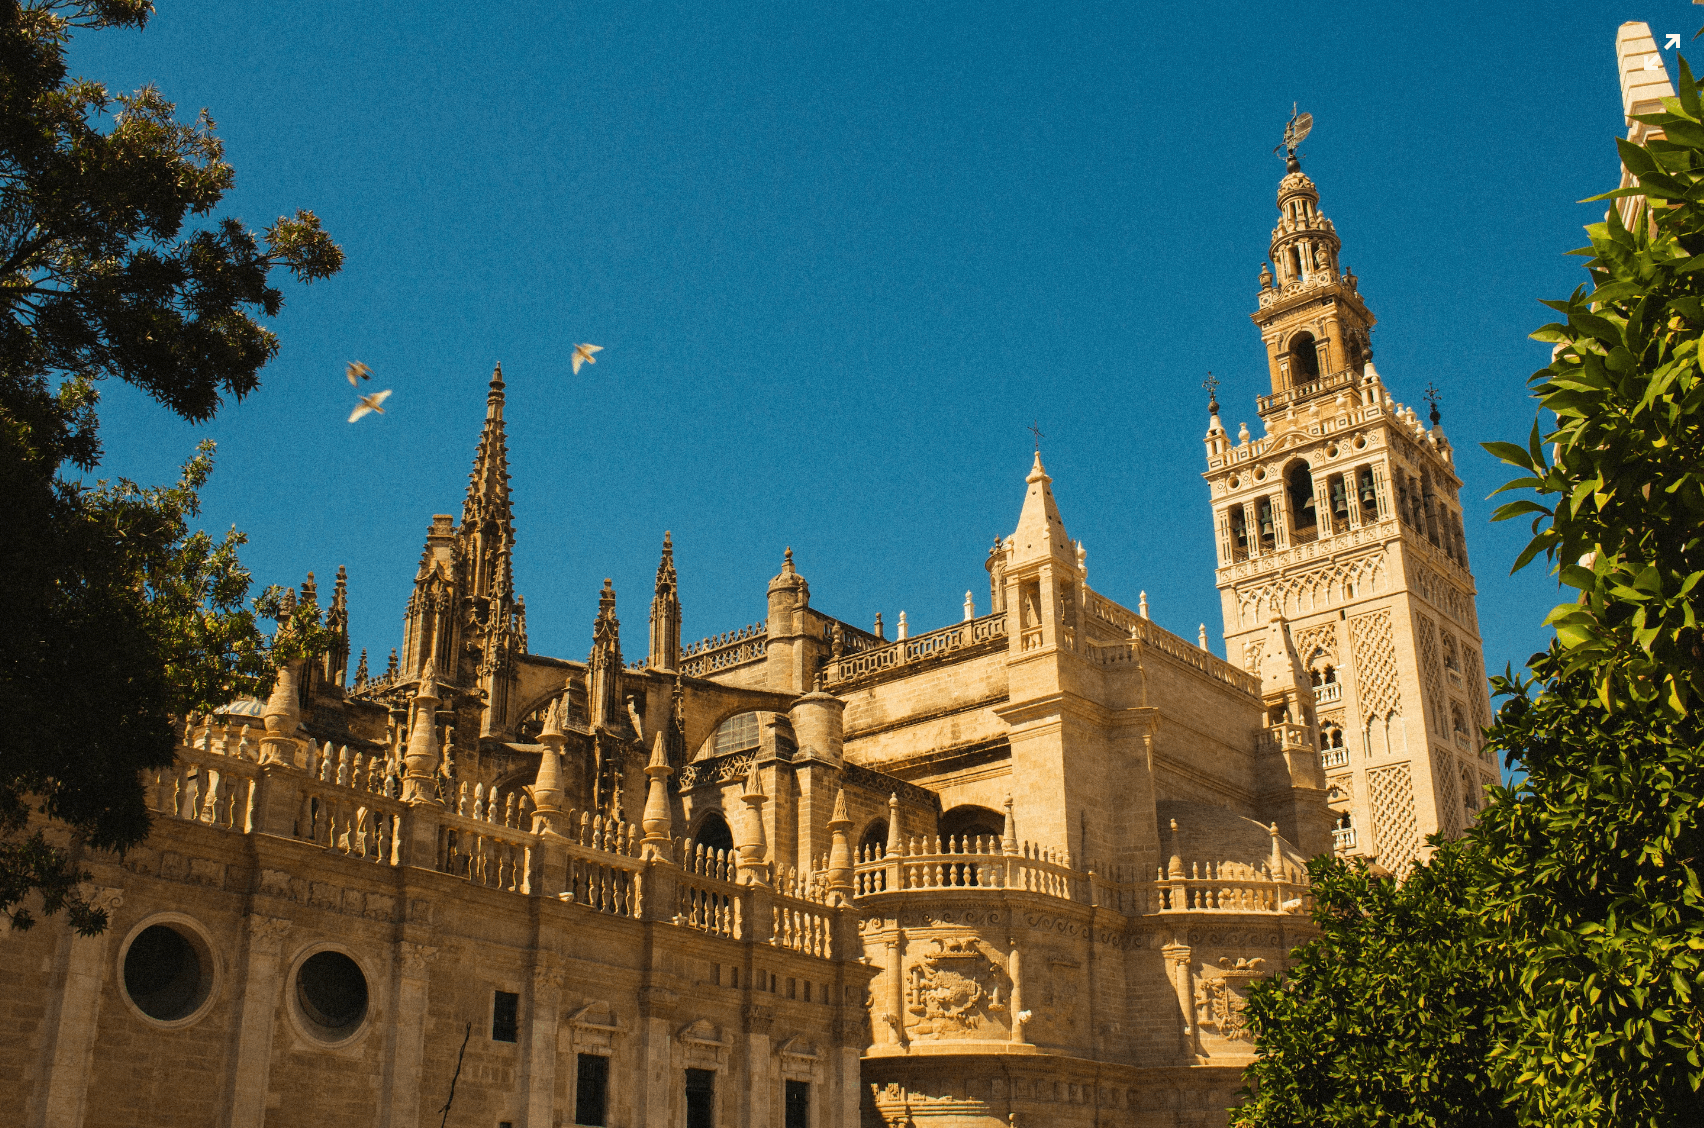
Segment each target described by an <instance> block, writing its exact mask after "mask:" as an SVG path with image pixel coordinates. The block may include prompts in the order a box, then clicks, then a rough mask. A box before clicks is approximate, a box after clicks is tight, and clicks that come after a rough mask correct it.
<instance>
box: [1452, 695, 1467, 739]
mask: <svg viewBox="0 0 1704 1128" xmlns="http://www.w3.org/2000/svg"><path fill="white" fill-rule="evenodd" d="M1450 727H1451V728H1452V729H1454V730H1455V731H1456V732H1457V733H1458V734H1459V735H1461V736H1466V735H1467V718H1466V717H1464V716H1462V713H1461V706H1460V705H1457V704H1456V703H1455V702H1454V701H1452V702H1450Z"/></svg>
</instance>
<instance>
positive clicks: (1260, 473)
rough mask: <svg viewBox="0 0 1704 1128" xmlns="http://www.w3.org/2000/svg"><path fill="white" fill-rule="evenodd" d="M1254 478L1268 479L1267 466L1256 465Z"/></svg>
mask: <svg viewBox="0 0 1704 1128" xmlns="http://www.w3.org/2000/svg"><path fill="white" fill-rule="evenodd" d="M1254 480H1255V481H1257V482H1264V481H1266V467H1264V466H1256V467H1255V468H1254Z"/></svg>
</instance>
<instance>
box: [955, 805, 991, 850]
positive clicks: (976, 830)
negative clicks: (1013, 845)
mask: <svg viewBox="0 0 1704 1128" xmlns="http://www.w3.org/2000/svg"><path fill="white" fill-rule="evenodd" d="M939 825H940V828H941V840H942V849H946V848H947V847H946V842H947V840H948V839H957V840H958V841H959V842H960V843H961V846H960V847H959V848H960V849H963V848H964V847H963V846H962V843H964V842H966V841H974V840H976V839H978V838H982V839H991V840H992V842H993V845H994V847H995V849H998V848H999V844H1000V836H1001V835H1002V834H1004V833H1005V831H1006V816H1005V815H1003V814H1001V813H1000V812H999V811H991V810H989V809H988V808H987V807H977V806H973V805H971V804H965V805H964V806H961V807H954V808H953V809H952V810H950V811H946V812H943V813H942V815H941V821H940V824H939ZM982 848H983V849H984V850H987V849H988V844H987V843H984V844H983V847H982Z"/></svg>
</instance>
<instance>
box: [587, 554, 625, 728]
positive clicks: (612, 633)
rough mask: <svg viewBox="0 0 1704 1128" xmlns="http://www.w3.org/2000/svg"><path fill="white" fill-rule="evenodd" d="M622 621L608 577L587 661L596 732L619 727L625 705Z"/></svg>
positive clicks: (593, 726) (599, 596)
mask: <svg viewBox="0 0 1704 1128" xmlns="http://www.w3.org/2000/svg"><path fill="white" fill-rule="evenodd" d="M621 668H622V663H621V620H619V619H617V618H616V617H615V588H614V586H612V584H611V583H610V581H609V580H608V579H607V578H606V579H605V580H604V582H603V590H602V591H600V592H599V593H598V615H597V618H596V620H594V621H593V623H592V653H591V657H590V658H589V659H587V661H586V670H587V673H586V677H587V683H588V684H587V691H588V696H589V698H590V701H589V702H588V704H589V707H590V712H591V725H592V728H594V729H613V728H615V727H616V725H617V724H619V718H620V717H621V716H622V715H623V714H622V703H621Z"/></svg>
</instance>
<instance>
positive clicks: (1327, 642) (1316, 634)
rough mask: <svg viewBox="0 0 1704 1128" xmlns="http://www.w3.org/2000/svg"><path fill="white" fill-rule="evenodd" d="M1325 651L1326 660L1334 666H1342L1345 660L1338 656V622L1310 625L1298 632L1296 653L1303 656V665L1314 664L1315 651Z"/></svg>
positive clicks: (1309, 665) (1310, 665)
mask: <svg viewBox="0 0 1704 1128" xmlns="http://www.w3.org/2000/svg"><path fill="white" fill-rule="evenodd" d="M1316 650H1318V651H1322V652H1323V653H1324V661H1325V662H1326V663H1327V664H1329V665H1332V666H1342V665H1343V660H1342V659H1341V658H1339V657H1338V656H1337V624H1336V623H1321V624H1320V625H1319V626H1317V627H1309V628H1308V629H1307V630H1305V631H1298V632H1297V634H1296V654H1297V655H1298V656H1299V657H1300V658H1301V660H1302V665H1304V666H1307V667H1310V668H1311V667H1312V666H1313V653H1314V651H1316Z"/></svg>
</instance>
